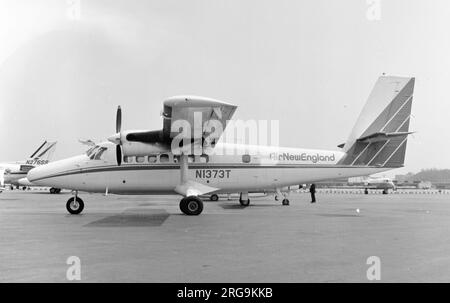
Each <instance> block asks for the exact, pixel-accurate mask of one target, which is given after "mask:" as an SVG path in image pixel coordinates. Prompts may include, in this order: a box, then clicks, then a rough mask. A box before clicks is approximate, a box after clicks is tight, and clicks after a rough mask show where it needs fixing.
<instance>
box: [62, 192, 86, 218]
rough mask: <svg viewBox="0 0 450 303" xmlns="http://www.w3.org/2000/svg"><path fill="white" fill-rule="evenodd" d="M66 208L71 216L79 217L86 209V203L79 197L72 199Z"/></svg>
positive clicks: (68, 201)
mask: <svg viewBox="0 0 450 303" xmlns="http://www.w3.org/2000/svg"><path fill="white" fill-rule="evenodd" d="M66 208H67V211H68V212H69V213H70V214H71V215H78V214H80V213H81V212H82V211H83V209H84V202H83V200H81V198H79V197H77V196H75V197H71V198H70V199H69V200H67V203H66Z"/></svg>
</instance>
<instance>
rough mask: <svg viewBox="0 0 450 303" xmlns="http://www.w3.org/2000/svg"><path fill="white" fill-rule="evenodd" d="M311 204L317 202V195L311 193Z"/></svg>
mask: <svg viewBox="0 0 450 303" xmlns="http://www.w3.org/2000/svg"><path fill="white" fill-rule="evenodd" d="M311 202H316V193H311Z"/></svg>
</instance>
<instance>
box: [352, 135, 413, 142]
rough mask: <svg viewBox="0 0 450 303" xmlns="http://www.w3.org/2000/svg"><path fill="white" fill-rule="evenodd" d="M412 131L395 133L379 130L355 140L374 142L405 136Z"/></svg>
mask: <svg viewBox="0 0 450 303" xmlns="http://www.w3.org/2000/svg"><path fill="white" fill-rule="evenodd" d="M413 133H414V132H396V133H381V132H379V133H374V134H371V135H368V136H364V137H362V138H359V139H357V140H356V142H363V143H374V142H380V141H386V140H389V139H393V138H398V137H405V136H408V135H411V134H413Z"/></svg>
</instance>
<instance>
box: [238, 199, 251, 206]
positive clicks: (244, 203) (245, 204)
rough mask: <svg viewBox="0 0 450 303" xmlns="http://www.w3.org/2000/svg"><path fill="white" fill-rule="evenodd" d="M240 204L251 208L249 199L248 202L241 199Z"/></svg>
mask: <svg viewBox="0 0 450 303" xmlns="http://www.w3.org/2000/svg"><path fill="white" fill-rule="evenodd" d="M239 203H241V205H242V206H249V205H250V199H247V200H242V199H239Z"/></svg>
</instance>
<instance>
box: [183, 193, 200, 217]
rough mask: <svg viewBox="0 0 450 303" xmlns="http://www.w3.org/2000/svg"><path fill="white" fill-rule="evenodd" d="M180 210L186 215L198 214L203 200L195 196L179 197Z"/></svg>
mask: <svg viewBox="0 0 450 303" xmlns="http://www.w3.org/2000/svg"><path fill="white" fill-rule="evenodd" d="M180 209H181V211H182V212H183V213H184V214H186V215H188V216H198V215H200V214H201V213H202V211H203V201H202V200H201V199H200V198H199V197H196V196H189V197H186V198H183V199H181V201H180Z"/></svg>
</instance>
